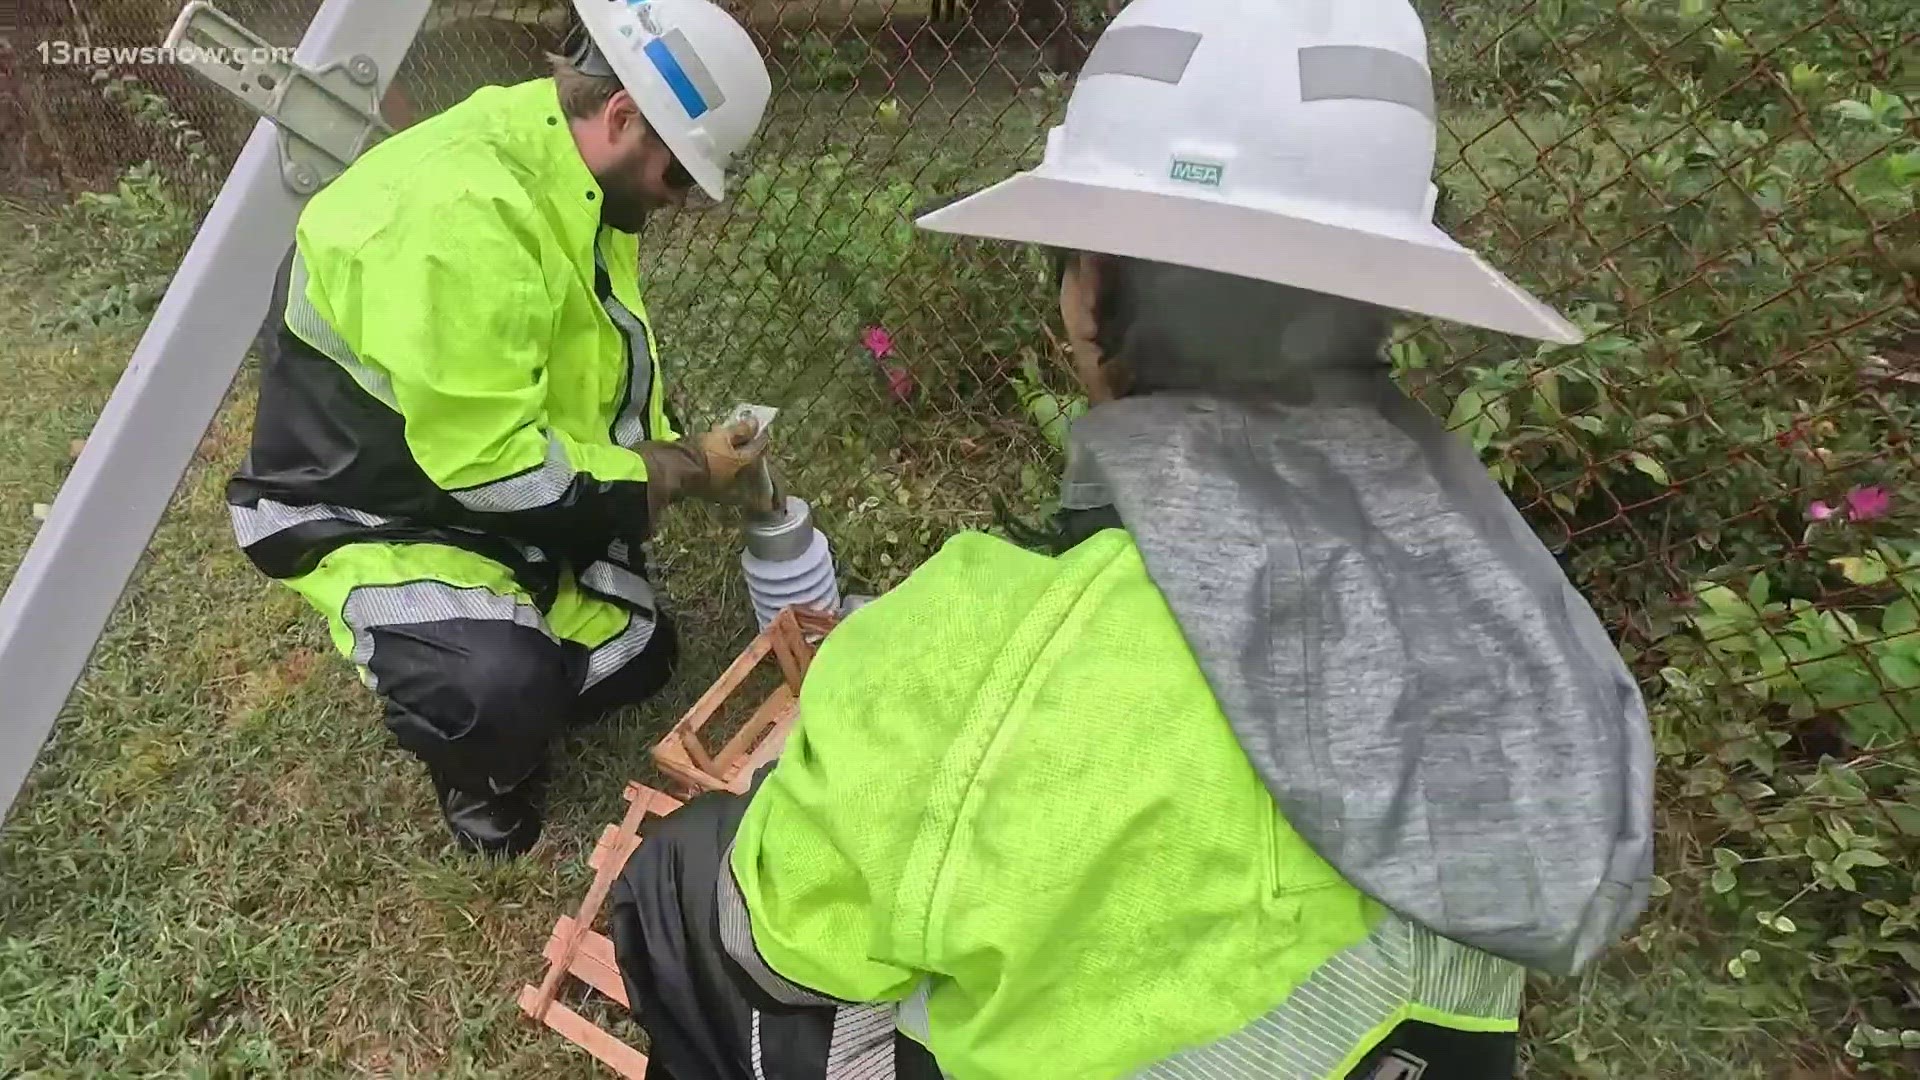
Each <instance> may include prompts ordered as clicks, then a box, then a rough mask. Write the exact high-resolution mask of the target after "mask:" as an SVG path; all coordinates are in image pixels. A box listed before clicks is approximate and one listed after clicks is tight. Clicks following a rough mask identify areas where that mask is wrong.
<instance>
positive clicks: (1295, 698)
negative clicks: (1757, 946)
mask: <svg viewBox="0 0 1920 1080" xmlns="http://www.w3.org/2000/svg"><path fill="white" fill-rule="evenodd" d="M1435 129H1436V120H1435V109H1434V96H1433V93H1432V83H1431V77H1430V75H1429V73H1428V70H1427V67H1426V50H1425V42H1424V34H1423V32H1422V28H1421V25H1420V21H1419V17H1418V15H1417V14H1416V13H1415V12H1414V10H1413V8H1412V6H1411V5H1410V4H1409V3H1408V2H1407V0H1291V2H1288V3H1275V2H1273V0H1134V2H1133V3H1131V4H1129V5H1128V6H1127V7H1126V8H1125V9H1124V10H1122V11H1121V13H1120V14H1119V16H1118V17H1117V18H1116V19H1115V20H1114V22H1113V24H1112V26H1111V27H1110V28H1108V29H1107V30H1106V32H1105V33H1104V34H1102V36H1101V37H1100V39H1099V42H1098V43H1097V45H1096V46H1095V48H1094V50H1093V52H1092V55H1091V56H1090V57H1089V58H1088V60H1087V63H1086V66H1085V67H1084V68H1083V70H1082V71H1081V72H1080V75H1079V81H1078V83H1077V84H1076V85H1075V87H1074V90H1073V95H1072V98H1071V99H1070V100H1069V102H1068V104H1067V108H1066V119H1065V122H1064V123H1063V124H1062V126H1061V127H1059V128H1056V129H1055V130H1054V131H1053V132H1052V134H1051V137H1050V138H1049V139H1048V142H1047V149H1046V156H1045V159H1044V160H1043V161H1042V162H1041V163H1040V165H1039V166H1038V167H1037V168H1035V169H1034V170H1032V171H1031V172H1025V173H1021V174H1019V175H1016V176H1014V177H1011V178H1009V179H1007V180H1006V181H1004V182H1002V183H1000V184H996V185H995V186H993V187H991V188H989V189H987V190H985V191H982V192H980V193H978V194H975V195H972V196H970V197H968V198H966V199H964V200H961V201H959V202H957V203H954V204H953V205H950V206H947V207H945V208H943V209H939V210H936V211H933V212H931V213H929V214H926V215H924V216H922V217H921V218H920V224H921V225H922V226H923V227H925V228H927V229H931V230H935V231H940V232H951V233H957V234H962V235H967V236H975V237H986V238H998V239H1004V240H1011V241H1018V242H1025V243H1029V244H1034V245H1040V246H1042V247H1045V248H1049V249H1052V250H1053V251H1054V252H1056V253H1057V255H1058V260H1059V261H1058V266H1059V268H1060V275H1059V303H1060V312H1061V317H1062V322H1063V324H1064V329H1065V330H1066V337H1067V338H1068V340H1069V341H1070V342H1071V344H1072V352H1073V358H1074V363H1075V367H1076V369H1077V372H1078V374H1079V375H1080V378H1081V380H1082V382H1083V383H1084V384H1085V386H1086V387H1087V390H1088V396H1089V398H1090V399H1091V401H1092V407H1091V408H1090V409H1089V410H1088V411H1087V413H1086V414H1085V415H1084V416H1083V417H1081V418H1080V419H1079V420H1077V421H1075V423H1074V425H1073V430H1072V434H1071V438H1070V441H1069V453H1068V460H1067V469H1066V476H1065V480H1064V484H1063V490H1062V499H1061V504H1062V506H1063V508H1064V513H1063V514H1062V515H1061V520H1060V521H1059V523H1058V530H1057V531H1058V535H1057V536H1055V537H1051V538H1049V539H1048V542H1047V543H1045V544H1044V545H1042V546H1043V548H1044V549H1043V550H1039V551H1033V550H1023V548H1022V547H1019V546H1016V545H1014V544H1011V543H1008V542H1006V541H1004V540H1000V539H997V538H993V537H989V536H985V535H980V534H968V535H963V536H960V537H957V538H955V539H953V540H952V541H950V542H949V543H948V544H946V545H945V547H944V548H943V549H942V550H941V551H940V552H939V553H938V554H937V555H935V556H934V557H933V558H932V559H931V560H929V561H928V562H927V564H926V565H924V566H922V567H920V568H919V569H917V570H916V571H915V572H914V573H913V574H912V575H911V576H910V577H909V578H908V579H907V580H906V581H905V582H903V583H901V585H900V586H899V587H898V588H896V589H895V590H893V591H892V592H891V593H889V594H888V595H886V596H883V597H881V598H879V599H878V600H875V601H873V602H872V603H870V604H868V605H866V606H864V607H862V608H861V609H860V610H858V611H856V612H854V613H853V614H851V615H849V616H848V617H847V618H846V619H845V621H844V622H842V623H841V624H840V626H839V627H838V628H837V629H836V630H834V631H833V633H832V634H831V635H830V636H829V637H828V638H827V639H826V641H825V642H824V643H823V644H822V646H821V648H820V651H819V654H818V656H817V657H816V658H815V660H814V662H813V664H812V665H811V667H810V668H809V670H808V674H807V680H806V685H805V687H804V689H803V691H802V694H801V699H800V715H799V718H798V721H797V723H796V725H795V727H794V730H793V732H792V735H791V737H790V738H789V740H788V742H787V744H786V748H785V751H784V752H783V754H782V756H781V758H780V760H779V761H778V762H777V763H776V764H775V765H774V766H773V767H772V768H771V770H769V771H767V772H765V773H764V774H762V775H761V776H760V777H758V778H756V786H755V787H754V788H753V789H752V790H751V792H750V794H749V795H748V796H746V797H744V798H742V797H736V796H733V795H731V794H728V793H718V794H713V795H707V796H702V797H701V798H699V799H695V800H693V801H692V802H689V803H688V804H687V805H686V806H684V807H682V808H681V809H680V810H678V811H676V812H675V813H674V814H672V815H670V816H669V817H668V818H667V819H666V820H664V821H662V822H659V823H658V824H657V825H656V826H654V827H653V828H651V829H650V830H649V832H648V835H647V837H646V839H645V841H644V842H643V843H642V844H641V845H640V847H639V848H638V850H637V851H636V852H635V854H634V855H633V856H632V857H631V858H630V859H629V861H628V863H627V864H626V866H625V867H624V868H623V872H622V874H621V876H620V878H619V879H618V881H617V882H616V883H615V886H614V889H613V892H612V894H611V897H612V905H611V912H610V923H611V936H612V937H613V940H614V945H615V952H616V957H617V960H618V963H619V966H620V970H621V974H622V976H623V978H624V981H625V985H626V989H627V992H628V998H629V1000H630V1001H631V1002H632V1003H633V1007H634V1011H635V1015H636V1016H637V1018H638V1019H639V1021H640V1022H641V1023H642V1024H643V1025H644V1026H645V1027H646V1030H647V1034H648V1036H649V1054H650V1061H651V1062H652V1069H653V1072H650V1073H649V1076H650V1078H652V1080H666V1078H671V1080H799V1078H809V1080H817V1078H821V1077H829V1078H842V1077H844V1078H855V1077H857V1078H860V1080H922V1078H925V1080H936V1078H940V1077H945V1078H948V1080H1508V1078H1511V1077H1512V1076H1513V1075H1514V1071H1515V1062H1516V1045H1515V1042H1516V1030H1517V1027H1518V1019H1519V1014H1520V1006H1521V992H1522V988H1523V985H1524V980H1525V977H1526V974H1527V972H1528V971H1529V970H1532V971H1537V972H1541V973H1546V974H1554V975H1567V974H1570V973H1573V972H1577V971H1580V970H1582V969H1583V968H1585V967H1586V966H1587V965H1589V964H1591V963H1592V962H1593V960H1594V958H1595V957H1597V956H1599V955H1600V954H1601V953H1602V952H1603V951H1604V950H1605V949H1606V947H1607V946H1608V945H1609V944H1610V943H1611V942H1613V941H1614V940H1616V939H1617V938H1618V936H1619V935H1621V934H1622V932H1623V931H1625V930H1626V929H1627V928H1629V927H1630V926H1631V925H1632V924H1633V922H1634V920H1635V918H1636V917H1637V916H1638V915H1639V913H1640V911H1641V909H1642V907H1643V906H1644V904H1645V902H1646V899H1647V895H1648V887H1649V883H1650V880H1651V871H1652V859H1651V855H1652V840H1651V826H1652V780H1651V777H1652V746H1651V737H1650V732H1649V731H1648V727H1647V719H1646V715H1645V712H1644V710H1643V708H1642V704H1641V700H1640V696H1639V693H1638V691H1637V689H1636V686H1635V683H1634V681H1633V679H1632V677H1631V675H1630V673H1629V672H1628V670H1627V668H1626V665H1625V664H1624V663H1623V662H1622V661H1621V658H1620V656H1619V653H1618V652H1617V651H1616V650H1615V648H1614V647H1613V644H1612V642H1611V641H1610V640H1609V639H1608V636H1607V633H1606V630H1605V628H1604V627H1603V626H1602V624H1601V623H1600V621H1599V620H1598V619H1597V618H1596V617H1595V616H1594V614H1593V612H1592V611H1591V610H1590V609H1589V608H1588V606H1587V605H1586V603H1585V602H1583V601H1582V599H1581V598H1580V596H1579V595H1578V594H1577V593H1576V592H1575V591H1574V589H1573V588H1572V586H1571V585H1570V584H1569V583H1568V581H1567V580H1566V578H1565V576H1564V575H1563V574H1562V573H1561V571H1560V569H1559V567H1558V566H1557V565H1556V563H1555V561H1554V559H1553V556H1552V555H1551V553H1549V552H1548V551H1547V549H1546V548H1545V547H1544V546H1543V545H1542V544H1541V542H1540V541H1539V539H1537V538H1536V537H1535V536H1534V534H1533V533H1532V531H1531V530H1530V529H1529V528H1528V527H1527V524H1526V522H1525V521H1524V520H1523V519H1522V518H1521V516H1520V514H1519V513H1518V512H1517V511H1516V510H1515V509H1514V507H1513V505H1512V504H1511V503H1510V502H1509V501H1508V500H1507V498H1506V497H1505V495H1504V494H1503V493H1502V492H1501V490H1500V489H1499V487H1498V486H1496V485H1495V484H1494V483H1493V481H1492V480H1491V479H1490V478H1489V476H1488V474H1487V470H1486V468H1485V467H1484V466H1483V465H1482V463H1481V462H1480V460H1479V459H1478V457H1477V456H1476V455H1475V453H1474V451H1473V449H1472V447H1471V446H1469V445H1467V444H1466V443H1465V441H1464V440H1462V439H1461V438H1459V437H1458V436H1456V435H1454V434H1452V433H1449V432H1448V431H1446V430H1444V428H1443V427H1442V425H1441V424H1440V423H1439V422H1438V420H1437V419H1436V418H1435V417H1434V416H1433V415H1432V414H1430V413H1428V412H1426V411H1425V410H1424V409H1422V408H1421V407H1420V406H1419V405H1417V404H1416V403H1414V402H1413V401H1411V400H1409V399H1408V398H1407V397H1406V396H1405V395H1404V394H1403V393H1402V392H1401V391H1400V390H1399V389H1398V388H1397V387H1396V386H1395V384H1394V380H1393V373H1392V369H1391V365H1390V364H1389V362H1388V360H1387V357H1386V355H1385V347H1386V344H1387V342H1388V341H1389V340H1390V339H1391V336H1392V331H1393V323H1394V320H1395V318H1396V315H1395V312H1412V313H1417V314H1420V315H1426V316H1432V317H1437V318H1441V319H1447V320H1451V321H1454V322H1458V323H1464V324H1468V325H1472V326H1478V327H1484V328H1487V329H1490V330H1498V331H1504V332H1507V333H1511V334H1515V335H1518V336H1520V337H1523V338H1533V339H1537V340H1542V341H1549V342H1561V343H1568V342H1575V341H1578V340H1580V337H1581V334H1580V332H1579V331H1578V330H1577V329H1576V328H1574V327H1573V326H1571V325H1569V324H1568V323H1567V322H1566V320H1564V319H1563V318H1561V317H1560V316H1559V315H1557V314H1556V313H1555V312H1554V311H1553V310H1552V309H1551V308H1549V307H1547V306H1546V305H1545V304H1543V303H1541V302H1540V301H1539V300H1537V299H1535V298H1534V297H1532V296H1530V295H1528V294H1527V293H1526V292H1525V291H1524V290H1522V289H1521V288H1520V287H1519V286H1517V285H1516V284H1515V283H1513V282H1511V281H1509V280H1507V279H1506V278H1505V277H1504V276H1502V275H1501V274H1500V273H1499V272H1498V271H1496V270H1494V269H1493V268H1492V267H1490V266H1488V265H1487V264H1486V263H1485V262H1484V261H1482V260H1481V259H1480V258H1479V257H1477V256H1476V255H1474V254H1473V253H1472V252H1470V251H1468V250H1466V249H1465V248H1463V247H1462V246H1461V245H1459V244H1458V243H1456V242H1455V241H1454V240H1452V239H1451V238H1449V237H1448V236H1446V235H1445V234H1444V233H1443V232H1441V231H1440V230H1439V229H1438V228H1436V227H1435V226H1434V224H1433V222H1432V206H1433V199H1432V188H1431V184H1430V177H1431V176H1432V170H1433V157H1434V141H1435V140H1434V136H1435Z"/></svg>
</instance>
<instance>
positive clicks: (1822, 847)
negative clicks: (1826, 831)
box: [1807, 836, 1840, 862]
mask: <svg viewBox="0 0 1920 1080" xmlns="http://www.w3.org/2000/svg"><path fill="white" fill-rule="evenodd" d="M1839 854H1840V849H1839V848H1837V847H1834V846H1833V841H1831V840H1829V839H1827V838H1826V837H1824V836H1810V837H1808V838H1807V857H1808V858H1810V859H1815V860H1817V861H1819V862H1832V861H1833V860H1834V857H1835V856H1837V855H1839Z"/></svg>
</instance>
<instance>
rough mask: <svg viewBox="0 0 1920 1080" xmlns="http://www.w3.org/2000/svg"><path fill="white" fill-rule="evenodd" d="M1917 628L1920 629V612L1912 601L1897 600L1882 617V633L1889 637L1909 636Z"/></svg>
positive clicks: (1888, 606)
mask: <svg viewBox="0 0 1920 1080" xmlns="http://www.w3.org/2000/svg"><path fill="white" fill-rule="evenodd" d="M1916 628H1920V610H1916V608H1915V606H1914V603H1913V601H1912V600H1895V601H1894V602H1893V603H1891V604H1889V605H1887V613H1886V614H1885V615H1882V616H1881V617H1880V632H1881V633H1882V634H1884V635H1886V636H1887V637H1899V636H1900V635H1902V634H1909V633H1912V632H1913V631H1914V630H1915V629H1916ZM1902 644H1906V643H1905V642H1902Z"/></svg>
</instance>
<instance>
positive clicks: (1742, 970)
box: [1727, 956, 1747, 979]
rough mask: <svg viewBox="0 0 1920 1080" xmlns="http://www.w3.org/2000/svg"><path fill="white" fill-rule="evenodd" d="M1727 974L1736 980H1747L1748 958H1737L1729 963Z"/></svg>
mask: <svg viewBox="0 0 1920 1080" xmlns="http://www.w3.org/2000/svg"><path fill="white" fill-rule="evenodd" d="M1727 974H1729V975H1731V976H1733V977H1734V978H1736V979H1744V978H1746V977H1747V961H1746V958H1745V957H1740V956H1736V957H1734V958H1733V959H1731V960H1729V961H1727Z"/></svg>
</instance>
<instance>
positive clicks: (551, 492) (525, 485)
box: [452, 435, 574, 514]
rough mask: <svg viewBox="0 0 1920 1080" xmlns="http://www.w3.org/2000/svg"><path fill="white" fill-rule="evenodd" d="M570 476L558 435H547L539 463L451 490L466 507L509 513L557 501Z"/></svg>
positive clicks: (572, 474) (571, 476) (571, 464)
mask: <svg viewBox="0 0 1920 1080" xmlns="http://www.w3.org/2000/svg"><path fill="white" fill-rule="evenodd" d="M573 477H574V468H573V463H572V462H569V461H568V460H567V451H566V448H565V447H564V446H561V445H560V439H559V437H558V436H555V435H548V436H547V459H546V460H545V461H543V462H541V463H540V464H539V465H537V466H535V467H534V468H531V469H528V470H526V471H525V472H520V473H515V474H514V475H512V476H509V477H507V478H505V479H504V480H495V481H492V482H490V483H486V484H480V485H477V486H475V487H470V488H461V489H460V490H458V491H455V492H453V493H452V494H453V497H454V498H455V499H456V500H458V501H459V503H460V505H461V506H464V507H466V508H467V509H469V510H481V511H487V512H492V513H503V514H504V513H512V512H513V511H515V510H532V509H535V508H537V507H541V506H549V505H551V504H553V503H556V502H559V501H560V496H562V495H565V494H566V493H567V488H568V487H570V486H572V484H573Z"/></svg>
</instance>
